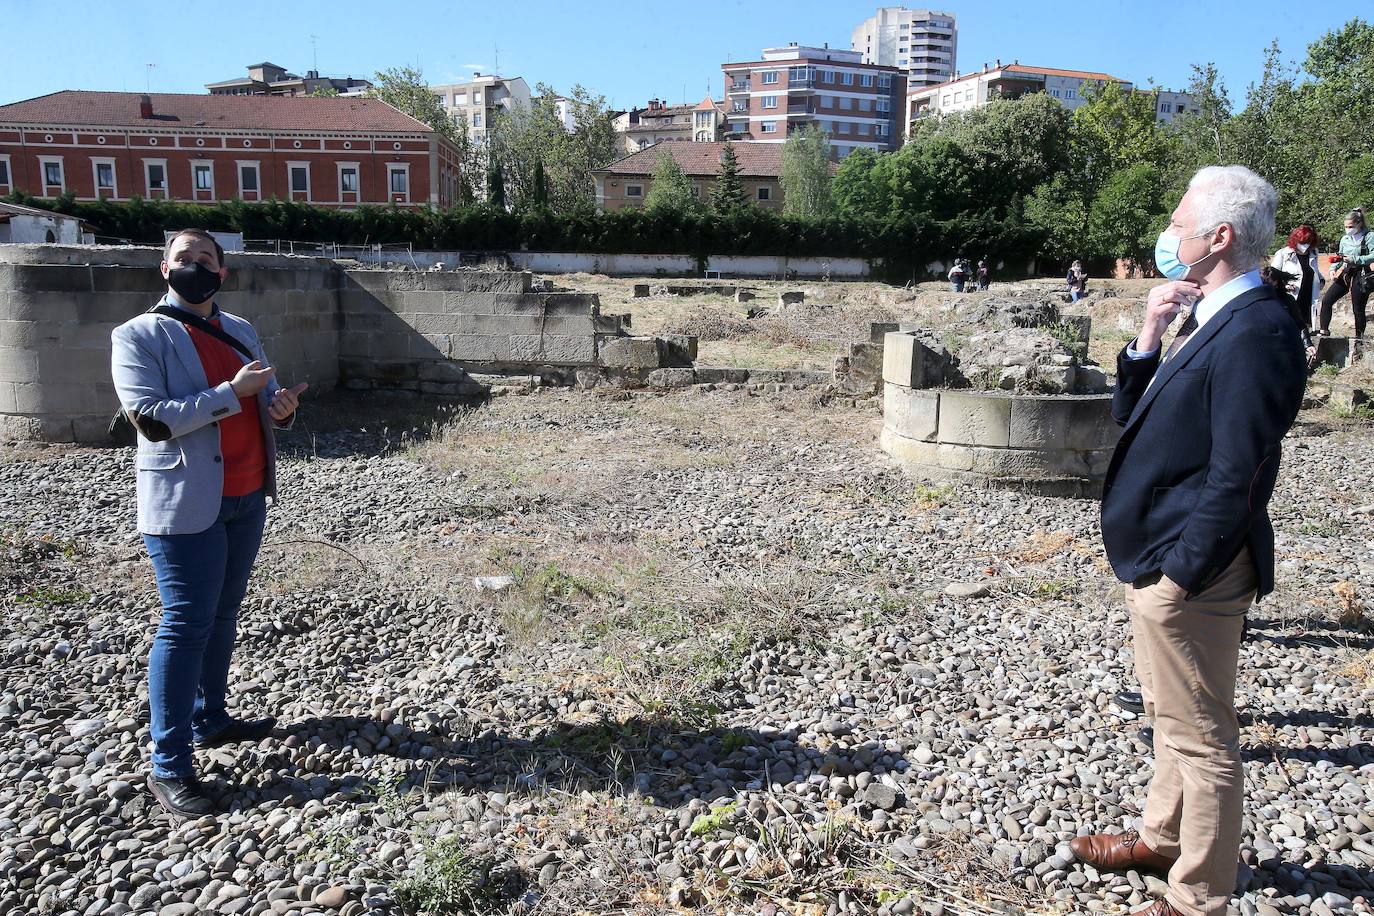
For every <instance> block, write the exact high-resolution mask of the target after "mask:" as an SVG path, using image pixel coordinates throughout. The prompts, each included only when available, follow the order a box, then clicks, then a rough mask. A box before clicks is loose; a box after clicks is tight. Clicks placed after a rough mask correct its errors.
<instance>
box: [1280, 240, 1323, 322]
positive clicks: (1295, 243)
mask: <svg viewBox="0 0 1374 916" xmlns="http://www.w3.org/2000/svg"><path fill="white" fill-rule="evenodd" d="M1317 244H1318V242H1317V230H1315V229H1313V228H1312V227H1311V226H1309V225H1308V224H1307V223H1303V224H1302V225H1301V226H1299V227H1298V228H1296V229H1294V230H1293V231H1292V232H1290V233H1289V234H1288V244H1287V245H1285V246H1284V247H1282V248H1280V249H1279V250H1278V251H1276V252H1274V256H1273V257H1272V258H1270V260H1269V266H1270V267H1272V268H1274V269H1275V270H1281V271H1283V272H1284V273H1286V274H1288V276H1289V277H1291V278H1292V279H1290V280H1289V281H1288V294H1289V295H1290V296H1292V297H1293V298H1294V299H1295V300H1297V303H1298V306H1299V307H1300V308H1301V309H1302V312H1303V314H1304V316H1305V317H1306V327H1307V329H1308V330H1311V329H1312V328H1314V327H1316V326H1317V322H1318V321H1319V318H1320V313H1321V301H1322V293H1321V291H1322V285H1323V284H1325V283H1326V278H1325V277H1323V276H1322V274H1321V271H1320V270H1319V269H1318V268H1317Z"/></svg>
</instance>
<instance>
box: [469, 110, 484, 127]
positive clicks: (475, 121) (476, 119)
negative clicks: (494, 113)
mask: <svg viewBox="0 0 1374 916" xmlns="http://www.w3.org/2000/svg"><path fill="white" fill-rule="evenodd" d="M469 120H471V121H472V126H473V129H475V130H481V129H482V113H481V112H480V111H474V112H473V113H472V117H471V118H470V119H469Z"/></svg>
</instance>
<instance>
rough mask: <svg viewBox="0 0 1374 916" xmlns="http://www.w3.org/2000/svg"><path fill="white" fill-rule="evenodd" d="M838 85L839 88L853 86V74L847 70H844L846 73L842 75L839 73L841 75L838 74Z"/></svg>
mask: <svg viewBox="0 0 1374 916" xmlns="http://www.w3.org/2000/svg"><path fill="white" fill-rule="evenodd" d="M840 85H841V86H853V85H854V74H853V73H852V72H851V71H849V70H846V71H844V72H843V73H841V74H840Z"/></svg>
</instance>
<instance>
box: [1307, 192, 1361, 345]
mask: <svg viewBox="0 0 1374 916" xmlns="http://www.w3.org/2000/svg"><path fill="white" fill-rule="evenodd" d="M1334 260H1335V261H1336V263H1337V264H1339V267H1337V268H1336V269H1335V270H1333V271H1332V272H1331V285H1330V286H1328V287H1327V288H1326V294H1325V295H1323V296H1322V310H1321V330H1320V331H1319V332H1318V333H1319V334H1321V335H1322V336H1323V337H1330V336H1331V309H1332V307H1333V306H1334V305H1335V304H1336V303H1337V302H1338V301H1340V299H1341V298H1342V297H1343V296H1345V294H1346V293H1350V309H1351V311H1353V312H1354V313H1355V337H1356V338H1362V337H1364V324H1365V314H1364V310H1365V305H1366V304H1367V303H1368V302H1369V293H1370V285H1371V279H1372V278H1371V276H1370V265H1371V264H1374V239H1371V238H1370V235H1369V230H1368V229H1367V228H1366V226H1365V219H1364V210H1361V209H1358V208H1357V209H1354V210H1351V211H1350V212H1349V213H1347V214H1346V215H1345V235H1343V236H1341V244H1340V249H1339V251H1338V252H1337V254H1336V257H1335V259H1334Z"/></svg>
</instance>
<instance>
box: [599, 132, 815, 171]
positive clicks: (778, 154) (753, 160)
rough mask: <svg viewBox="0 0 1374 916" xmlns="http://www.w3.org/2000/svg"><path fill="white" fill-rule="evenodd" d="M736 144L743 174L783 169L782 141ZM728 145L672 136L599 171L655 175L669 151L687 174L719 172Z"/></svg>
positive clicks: (721, 142) (736, 155)
mask: <svg viewBox="0 0 1374 916" xmlns="http://www.w3.org/2000/svg"><path fill="white" fill-rule="evenodd" d="M732 145H733V146H734V147H735V158H736V159H738V160H739V173H740V175H742V176H743V177H745V178H776V177H778V175H779V174H780V173H781V171H782V144H781V143H758V142H750V141H748V140H736V141H734V143H733V144H732ZM724 148H725V143H724V141H717V142H712V143H682V142H673V141H671V140H669V141H666V142H664V143H655V144H654V145H653V146H651V147H649V148H648V149H642V150H640V151H639V152H637V153H631V154H630V155H628V156H626V157H625V158H624V159H619V160H617V161H615V162H612V163H611V164H610V165H608V166H606V167H605V168H604V169H597V171H598V172H603V173H606V174H609V175H652V174H653V171H654V167H655V166H657V165H658V158H659V156H661V155H662V154H663V153H668V154H669V155H670V156H672V157H673V159H674V160H676V162H677V164H678V165H679V166H681V168H682V171H683V172H684V173H685V174H687V175H695V176H705V175H716V174H718V173H719V172H720V154H721V151H722V150H723V149H724ZM837 168H838V166H837V165H836V164H835V163H831V166H830V170H831V172H832V173H833V172H834V171H835V169H837Z"/></svg>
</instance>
